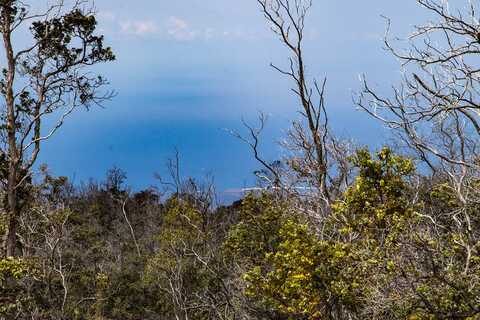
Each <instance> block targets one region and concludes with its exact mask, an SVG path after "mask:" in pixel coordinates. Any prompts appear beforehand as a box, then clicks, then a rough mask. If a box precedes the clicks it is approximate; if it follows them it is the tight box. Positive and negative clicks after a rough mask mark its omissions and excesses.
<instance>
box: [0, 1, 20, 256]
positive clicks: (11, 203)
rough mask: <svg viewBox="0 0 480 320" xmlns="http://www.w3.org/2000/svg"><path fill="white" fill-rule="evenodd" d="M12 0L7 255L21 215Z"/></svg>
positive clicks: (7, 23) (7, 42)
mask: <svg viewBox="0 0 480 320" xmlns="http://www.w3.org/2000/svg"><path fill="white" fill-rule="evenodd" d="M11 6H12V2H11V1H9V2H7V3H5V4H4V5H3V8H2V19H3V26H2V29H3V30H2V35H3V45H4V48H5V56H6V59H7V75H6V83H5V104H6V109H7V110H6V111H7V139H8V141H7V142H8V183H7V197H8V230H7V239H6V244H5V246H6V248H5V250H6V255H7V256H12V257H13V256H15V253H16V252H15V251H16V246H17V224H18V216H19V208H18V198H17V197H18V195H17V183H18V168H19V163H20V159H19V154H18V148H17V135H16V133H17V132H16V115H15V96H14V93H13V86H14V82H15V71H16V70H15V56H14V53H13V47H12V41H11V35H12V30H11V18H10V15H11V11H12V8H11Z"/></svg>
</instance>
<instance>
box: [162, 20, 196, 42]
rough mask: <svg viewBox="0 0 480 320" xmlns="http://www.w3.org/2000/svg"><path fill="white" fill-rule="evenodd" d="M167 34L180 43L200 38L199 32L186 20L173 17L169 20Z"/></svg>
mask: <svg viewBox="0 0 480 320" xmlns="http://www.w3.org/2000/svg"><path fill="white" fill-rule="evenodd" d="M167 34H168V35H169V36H170V37H171V38H173V39H175V40H179V41H188V40H194V39H195V38H196V37H197V36H199V32H198V31H196V30H193V29H192V28H191V27H190V25H189V23H188V22H187V21H186V20H184V19H181V18H178V17H173V16H172V17H170V18H168V21H167Z"/></svg>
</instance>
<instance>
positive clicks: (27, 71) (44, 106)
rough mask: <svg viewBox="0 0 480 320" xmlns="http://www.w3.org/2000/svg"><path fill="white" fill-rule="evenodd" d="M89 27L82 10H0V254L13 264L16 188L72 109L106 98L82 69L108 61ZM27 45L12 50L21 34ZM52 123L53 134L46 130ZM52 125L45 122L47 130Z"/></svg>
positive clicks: (15, 5) (19, 6) (16, 4)
mask: <svg viewBox="0 0 480 320" xmlns="http://www.w3.org/2000/svg"><path fill="white" fill-rule="evenodd" d="M96 24H97V22H96V19H95V14H94V12H93V11H92V9H89V7H88V3H87V2H86V1H83V0H76V1H74V2H73V4H72V6H67V5H66V4H65V3H64V1H62V0H58V1H56V2H55V4H53V5H49V6H48V8H46V9H45V10H44V11H43V12H40V13H37V12H35V10H33V9H31V7H30V6H29V5H28V4H26V3H24V2H23V1H18V0H4V1H1V2H0V33H1V34H2V38H3V49H4V54H5V60H6V68H5V69H4V70H3V77H2V79H1V80H0V92H1V94H2V95H3V97H4V105H3V109H2V113H1V121H2V126H1V135H2V137H3V138H4V140H5V146H4V150H5V151H4V152H5V154H6V160H7V161H6V162H7V168H6V174H5V175H6V177H4V179H5V180H6V181H5V185H6V190H7V198H8V208H7V212H8V219H7V220H8V221H7V222H8V226H7V228H8V232H7V235H6V239H5V242H4V248H5V254H6V255H7V256H15V254H16V246H17V236H16V232H17V231H16V230H17V225H18V218H19V214H20V208H19V192H18V190H19V188H21V187H22V185H23V184H24V183H25V181H26V180H27V179H28V178H29V176H30V175H29V171H30V169H31V168H32V167H33V165H34V164H35V162H36V160H37V157H38V155H39V153H40V150H41V145H42V143H43V142H44V141H45V140H47V139H49V138H50V137H51V136H52V135H54V134H55V133H56V132H57V130H58V129H59V128H60V127H61V126H62V125H63V123H64V121H65V120H66V118H67V117H68V116H69V115H71V114H72V113H73V111H74V110H75V109H77V108H78V107H81V106H84V107H87V108H88V107H89V106H91V105H93V104H99V103H101V102H102V101H105V100H106V99H110V98H111V97H112V93H111V92H102V91H101V88H102V87H104V86H105V85H106V84H107V81H106V80H105V79H104V78H103V77H101V76H99V75H96V74H95V73H92V72H91V71H90V70H89V69H90V68H89V67H91V66H93V65H95V64H97V63H101V62H108V61H112V60H114V58H115V57H114V55H113V53H112V51H111V49H110V48H109V47H105V46H104V44H103V42H104V41H103V36H100V35H96V34H95V29H96ZM27 28H28V30H29V31H30V33H31V43H30V45H28V46H26V47H25V48H23V49H19V50H15V37H16V36H18V35H19V34H20V33H21V30H25V29H27ZM52 116H54V117H57V120H54V119H52V120H53V121H54V124H53V126H51V127H50V128H49V127H47V126H46V123H49V122H50V121H52V120H49V122H47V121H46V120H47V119H50V118H51V117H52ZM50 123H51V122H50Z"/></svg>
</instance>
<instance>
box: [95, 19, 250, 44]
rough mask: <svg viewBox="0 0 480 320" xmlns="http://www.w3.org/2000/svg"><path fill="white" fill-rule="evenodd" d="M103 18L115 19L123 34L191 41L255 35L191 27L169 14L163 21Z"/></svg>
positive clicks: (239, 30)
mask: <svg viewBox="0 0 480 320" xmlns="http://www.w3.org/2000/svg"><path fill="white" fill-rule="evenodd" d="M103 15H104V16H105V20H108V19H110V21H117V22H116V25H117V26H118V27H119V28H120V33H121V34H123V35H129V36H137V37H152V36H153V37H160V38H164V39H172V40H175V41H182V42H183V41H193V40H205V41H208V40H211V39H228V38H233V39H248V38H255V35H250V34H249V33H247V32H245V31H243V30H241V29H238V28H237V29H232V30H218V29H214V28H212V27H208V26H205V27H192V26H191V24H190V22H189V21H187V20H185V19H182V18H179V17H176V16H170V17H168V18H167V19H165V20H164V21H163V22H158V21H155V20H124V21H122V20H121V19H118V18H116V17H115V15H113V14H112V15H109V14H107V13H104V14H103Z"/></svg>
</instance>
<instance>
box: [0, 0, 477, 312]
mask: <svg viewBox="0 0 480 320" xmlns="http://www.w3.org/2000/svg"><path fill="white" fill-rule="evenodd" d="M417 2H418V5H419V6H421V7H423V8H424V9H425V10H427V11H429V12H430V13H431V14H432V16H434V17H436V18H437V20H435V21H434V22H431V23H428V24H426V25H425V26H418V27H416V28H417V29H416V30H415V33H414V36H413V37H412V43H411V45H412V48H411V50H408V51H407V52H399V51H398V50H396V49H395V47H394V45H393V44H392V43H391V42H390V41H389V39H388V38H387V39H386V45H387V48H389V49H390V50H391V52H392V53H393V54H394V55H395V56H396V57H397V58H399V59H400V60H402V61H403V62H404V63H405V64H406V65H411V69H410V70H408V69H407V70H406V77H405V79H404V82H403V85H402V86H401V88H394V95H393V98H388V97H386V98H384V97H382V96H381V95H380V94H378V93H376V92H375V90H374V89H372V88H371V87H370V86H369V85H368V82H367V80H365V81H364V87H363V90H362V92H361V93H360V94H359V95H358V99H357V100H356V102H357V104H358V106H359V107H361V108H363V109H364V110H365V111H366V112H368V113H369V114H370V115H372V116H373V117H375V118H377V119H378V120H380V121H383V122H384V123H385V124H387V125H388V126H390V127H391V128H392V130H394V131H396V133H397V134H398V135H397V136H398V137H399V139H398V141H397V144H398V146H402V147H403V148H395V149H394V148H392V147H388V146H386V147H384V148H382V149H380V150H377V151H376V152H371V151H370V150H369V149H368V148H359V147H356V146H354V145H353V144H351V143H349V142H346V141H342V140H340V139H338V138H336V137H335V136H334V134H333V133H332V132H331V131H330V129H329V126H328V117H327V108H326V105H325V100H324V92H325V88H326V81H322V82H317V81H315V80H312V79H308V77H307V76H306V75H307V73H306V71H305V65H306V61H305V59H304V55H303V41H304V37H303V32H304V28H305V21H306V18H307V16H308V11H309V10H310V8H311V3H310V2H308V1H303V0H295V1H294V0H258V3H259V5H260V8H261V10H262V12H263V14H264V16H265V18H266V19H267V20H268V22H269V24H270V25H271V26H272V29H273V31H274V33H275V34H276V35H277V36H278V37H279V39H280V41H281V42H282V43H283V44H284V45H285V46H286V48H287V50H288V52H289V54H290V55H291V57H290V64H289V66H288V68H287V69H282V68H280V67H276V66H274V68H275V69H277V70H278V71H279V72H280V73H281V74H282V75H286V76H287V78H288V79H290V80H292V81H293V92H294V93H295V94H296V96H297V97H298V99H299V110H300V112H301V114H302V116H303V118H302V119H301V120H299V121H295V122H293V123H292V127H291V130H290V131H289V132H288V135H287V139H286V141H285V143H284V144H283V147H284V148H286V149H287V150H288V151H289V152H286V153H285V154H288V156H287V157H285V158H282V159H279V160H278V161H276V162H274V163H269V162H267V161H265V160H264V159H263V158H262V156H261V153H260V151H259V150H258V145H259V141H260V138H261V131H262V129H263V128H264V126H265V122H266V118H265V116H264V115H260V125H259V127H255V126H252V125H249V124H247V123H245V126H246V129H247V134H248V135H247V136H243V135H242V134H240V133H234V135H235V136H236V137H238V138H240V139H242V140H243V141H244V142H245V143H247V144H248V145H249V146H250V147H251V149H252V151H253V155H254V157H255V159H257V160H258V162H259V165H261V168H260V169H259V170H258V171H256V172H255V174H256V175H257V177H258V185H259V188H258V191H254V192H251V193H249V194H246V195H245V196H244V197H243V198H242V199H241V200H239V201H237V202H235V203H233V204H231V205H227V206H219V205H217V204H216V201H215V193H214V188H213V186H212V185H211V184H210V183H203V184H202V183H200V182H198V181H195V180H193V179H188V178H184V177H181V176H179V174H178V172H179V170H178V169H179V168H178V166H179V161H178V158H177V159H176V160H177V161H173V162H171V167H170V172H171V173H172V181H173V183H165V185H166V186H168V188H166V189H165V190H157V189H146V190H142V191H138V192H132V191H131V189H130V188H129V187H128V186H127V185H126V175H125V173H124V172H122V171H121V170H120V169H117V168H114V169H111V170H110V171H108V172H107V175H106V177H105V179H104V181H101V182H89V183H88V184H83V185H72V184H71V182H70V181H68V179H67V178H65V177H56V176H54V175H52V174H51V173H50V172H49V170H48V168H47V167H46V166H41V167H40V172H41V173H40V174H39V175H37V176H33V174H32V173H31V168H32V167H33V166H34V164H35V162H36V158H37V156H38V153H39V152H40V147H41V145H42V143H43V142H44V141H45V140H47V139H48V138H49V137H50V136H51V135H53V134H54V133H56V131H57V130H58V129H59V128H60V126H61V125H62V124H63V121H64V120H65V117H66V116H68V115H70V114H71V113H72V112H73V110H74V109H75V108H77V107H80V106H84V107H88V106H90V105H91V104H93V103H100V102H101V101H103V100H105V99H109V98H111V97H112V95H111V94H110V93H106V94H105V93H104V94H101V93H100V91H99V90H100V89H101V88H102V87H103V86H104V85H105V84H107V83H106V81H105V80H104V79H103V78H102V77H98V76H94V77H92V73H91V71H90V70H89V67H90V66H91V65H94V64H97V63H101V62H109V61H113V60H114V55H113V53H112V50H111V49H110V48H109V47H107V46H105V45H104V43H103V42H104V39H103V36H102V35H97V34H96V33H95V32H96V30H95V28H96V20H95V13H94V12H93V11H88V10H85V8H84V5H85V3H84V2H82V1H80V2H76V4H75V5H74V6H73V8H67V7H66V5H65V4H64V3H63V2H59V3H58V5H54V6H52V7H50V8H48V9H47V11H45V12H44V13H43V14H30V13H29V11H28V9H29V7H28V6H26V5H25V4H24V3H23V2H21V1H15V0H2V1H0V33H1V34H2V36H3V38H4V46H5V47H4V49H5V53H6V59H7V60H6V61H7V62H8V64H7V67H6V68H5V69H4V72H3V78H2V79H1V80H0V93H1V94H2V95H3V97H4V100H5V103H4V104H3V106H4V107H3V109H2V117H0V121H1V122H2V125H1V126H0V130H1V134H0V137H1V139H5V141H3V142H4V143H3V144H2V148H3V149H2V153H1V157H0V180H1V181H2V188H1V190H0V191H1V196H2V200H3V201H2V203H3V206H2V210H1V215H0V218H1V219H0V236H1V239H2V247H1V251H0V253H1V255H0V319H1V320H7V319H8V320H10V319H19V320H26V319H34V320H67V319H68V320H70V319H71V320H83V319H85V320H87V319H95V320H129V319H130V320H140V319H152V320H154V319H178V320H187V319H223V320H234V319H243V320H249V319H252V320H253V319H259V320H260V319H261V320H266V319H272V320H274V319H278V320H280V319H285V320H323V319H330V320H343V319H345V320H347V319H348V320H351V319H378V320H381V319H410V320H414V319H418V320H420V319H425V320H427V319H428V320H433V319H435V320H436V319H465V320H467V319H469V320H474V319H480V214H479V213H480V206H479V201H478V199H479V190H480V189H479V188H480V176H479V173H480V168H479V154H478V150H479V148H478V145H477V142H478V137H477V136H478V135H479V134H480V126H479V124H478V121H479V118H478V117H479V114H480V113H479V110H480V102H478V100H479V95H478V84H479V76H478V75H479V72H480V71H479V70H480V69H479V68H478V65H477V64H478V61H477V59H475V58H472V59H470V57H471V56H474V55H478V54H479V53H480V37H479V32H478V23H477V22H476V21H477V17H476V7H475V5H474V3H473V2H472V1H464V2H465V3H466V2H468V3H469V4H470V5H469V6H466V7H464V6H459V7H458V8H457V7H455V8H454V4H451V7H449V6H448V4H446V2H445V1H440V0H438V1H437V0H417ZM465 3H464V4H465ZM454 9H458V10H454ZM24 23H26V24H28V26H29V27H30V29H29V30H30V31H31V32H32V39H33V41H34V44H33V45H32V46H31V47H28V48H27V49H25V50H21V51H19V52H17V53H14V52H13V49H12V45H11V43H12V35H13V31H14V30H15V29H16V28H17V26H18V25H20V24H24ZM433 39H434V40H435V41H434V40H433ZM442 41H443V42H442ZM467 57H468V58H469V59H467ZM18 77H20V79H18ZM18 83H23V84H24V85H25V84H26V85H25V86H23V88H24V89H22V90H20V91H18V88H19V86H18ZM60 110H63V111H60ZM57 112H60V113H59V114H60V120H59V122H58V123H57V125H55V126H54V127H53V128H50V129H46V130H45V129H44V127H43V122H42V121H40V120H41V118H42V117H44V116H47V115H51V114H56V113H57ZM43 132H48V133H47V135H46V136H42V135H41V133H43ZM426 132H428V133H429V134H428V135H427V134H426ZM397 151H398V152H397Z"/></svg>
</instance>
